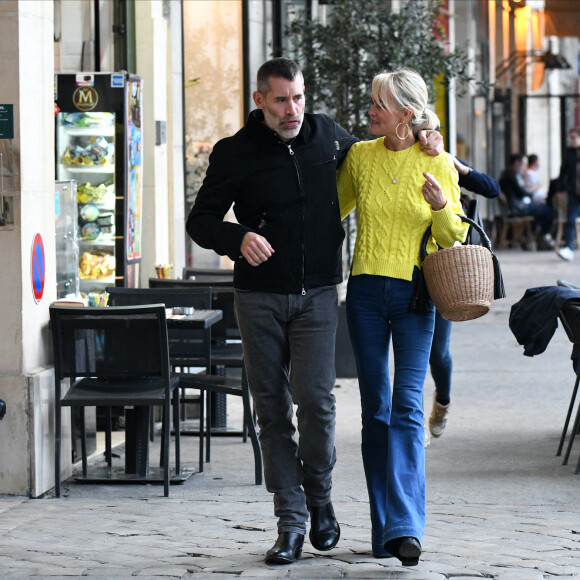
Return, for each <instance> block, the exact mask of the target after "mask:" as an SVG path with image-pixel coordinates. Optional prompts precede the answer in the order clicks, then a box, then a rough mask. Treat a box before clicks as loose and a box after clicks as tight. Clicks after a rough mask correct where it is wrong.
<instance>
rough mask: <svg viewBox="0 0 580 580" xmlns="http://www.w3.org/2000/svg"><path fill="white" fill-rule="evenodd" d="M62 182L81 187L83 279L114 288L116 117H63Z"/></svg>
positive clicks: (88, 286) (87, 288)
mask: <svg viewBox="0 0 580 580" xmlns="http://www.w3.org/2000/svg"><path fill="white" fill-rule="evenodd" d="M56 131H57V139H56V142H57V178H58V179H59V180H71V179H74V180H75V181H76V183H77V187H76V191H77V208H78V211H77V216H76V218H77V220H78V243H79V262H78V263H79V281H80V291H81V292H82V293H84V294H88V293H89V292H98V291H102V290H104V288H105V287H107V286H114V285H115V270H116V256H115V201H116V195H115V114H114V113H91V112H88V113H58V114H57V119H56Z"/></svg>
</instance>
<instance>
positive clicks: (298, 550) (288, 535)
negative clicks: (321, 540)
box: [266, 532, 304, 564]
mask: <svg viewBox="0 0 580 580" xmlns="http://www.w3.org/2000/svg"><path fill="white" fill-rule="evenodd" d="M303 545H304V536H303V535H302V534H299V533H297V532H280V534H278V539H277V540H276V543H275V544H274V545H273V546H272V547H271V548H270V549H269V550H268V551H267V552H266V563H268V564H292V563H293V562H296V560H298V558H300V556H301V555H302V546H303Z"/></svg>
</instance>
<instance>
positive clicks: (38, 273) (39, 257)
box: [30, 234, 46, 304]
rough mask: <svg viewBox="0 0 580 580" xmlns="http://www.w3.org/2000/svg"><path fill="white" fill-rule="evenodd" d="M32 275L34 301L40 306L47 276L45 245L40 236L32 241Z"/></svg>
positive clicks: (36, 236) (37, 235)
mask: <svg viewBox="0 0 580 580" xmlns="http://www.w3.org/2000/svg"><path fill="white" fill-rule="evenodd" d="M30 274H31V278H32V293H33V294H34V301H35V302H36V303H37V304H38V303H39V302H40V300H41V298H42V295H43V294H44V278H45V275H46V262H45V259H44V243H43V242H42V236H41V235H40V234H36V235H35V236H34V239H33V241H32V253H31V257H30Z"/></svg>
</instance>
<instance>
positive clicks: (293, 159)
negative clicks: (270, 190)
mask: <svg viewBox="0 0 580 580" xmlns="http://www.w3.org/2000/svg"><path fill="white" fill-rule="evenodd" d="M284 145H286V147H288V153H290V157H291V158H292V162H293V163H294V168H295V169H296V176H297V177H298V190H299V191H300V199H301V200H302V296H306V290H305V289H304V278H305V273H304V269H305V267H304V228H305V225H306V224H305V216H304V192H303V190H302V179H300V170H299V168H298V163H297V161H296V157H294V151H293V150H292V143H284Z"/></svg>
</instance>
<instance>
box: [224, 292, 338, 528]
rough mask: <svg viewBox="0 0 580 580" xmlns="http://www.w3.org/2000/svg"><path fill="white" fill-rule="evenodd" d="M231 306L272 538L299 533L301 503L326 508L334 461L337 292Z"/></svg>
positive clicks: (245, 299) (242, 295)
mask: <svg viewBox="0 0 580 580" xmlns="http://www.w3.org/2000/svg"><path fill="white" fill-rule="evenodd" d="M234 300H235V311H236V317H237V321H238V326H239V328H240V333H241V336H242V345H243V349H244V362H245V365H246V373H247V376H248V384H249V388H250V392H251V394H252V398H253V401H254V407H255V409H256V414H257V417H258V425H259V427H260V445H261V448H262V458H263V462H264V479H265V481H266V488H267V489H268V491H269V492H271V493H273V494H274V514H275V515H276V516H277V518H278V532H279V533H281V532H297V533H300V534H304V533H305V530H306V521H307V520H308V510H307V503H308V504H310V505H314V506H316V505H324V504H326V503H328V502H329V501H330V496H331V489H332V469H333V467H334V464H335V462H336V452H335V449H334V431H335V418H336V417H335V413H336V409H335V399H334V394H333V393H332V391H333V389H334V386H335V371H334V345H335V339H336V326H337V322H338V294H337V289H336V286H326V287H323V288H314V289H312V290H308V291H307V292H306V294H305V295H301V294H274V293H270V292H250V291H244V290H236V291H235V294H234ZM294 405H296V425H297V427H298V433H299V437H298V438H296V436H295V435H296V433H295V431H296V429H295V426H294V421H293V416H294Z"/></svg>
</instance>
